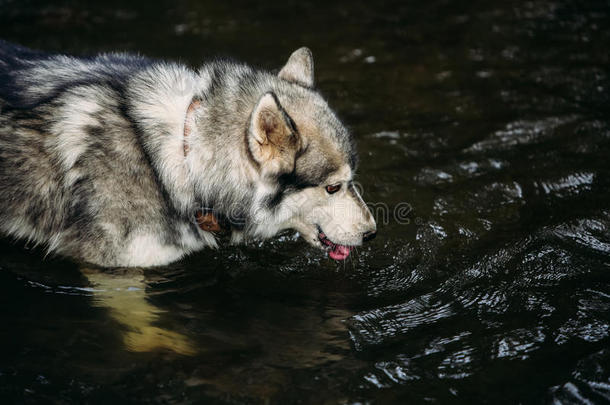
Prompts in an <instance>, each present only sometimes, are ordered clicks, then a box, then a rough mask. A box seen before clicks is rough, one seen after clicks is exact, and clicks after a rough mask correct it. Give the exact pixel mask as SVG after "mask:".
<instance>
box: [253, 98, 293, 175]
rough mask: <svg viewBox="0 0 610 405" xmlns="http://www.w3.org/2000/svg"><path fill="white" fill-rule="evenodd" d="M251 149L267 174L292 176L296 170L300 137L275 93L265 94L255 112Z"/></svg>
mask: <svg viewBox="0 0 610 405" xmlns="http://www.w3.org/2000/svg"><path fill="white" fill-rule="evenodd" d="M248 147H249V148H250V152H251V153H252V157H253V158H254V160H255V161H256V162H257V163H258V164H259V165H260V166H261V168H262V169H263V171H264V172H265V173H267V174H278V173H281V172H284V171H287V172H290V171H292V169H293V168H294V163H295V159H296V154H297V151H298V150H299V148H300V139H299V135H298V134H297V132H296V129H295V128H294V126H293V124H292V122H291V119H290V117H288V114H287V113H286V112H285V111H284V109H283V108H282V106H281V105H280V103H279V100H278V99H277V97H276V95H275V94H274V93H273V92H268V93H265V94H263V96H262V97H261V98H260V99H259V101H258V103H257V104H256V106H255V107H254V110H253V111H252V115H251V117H250V125H249V127H248Z"/></svg>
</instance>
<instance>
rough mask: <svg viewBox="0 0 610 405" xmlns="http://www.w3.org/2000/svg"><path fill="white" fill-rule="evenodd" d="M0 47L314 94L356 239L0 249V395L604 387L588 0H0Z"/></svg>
mask: <svg viewBox="0 0 610 405" xmlns="http://www.w3.org/2000/svg"><path fill="white" fill-rule="evenodd" d="M0 37H1V38H3V39H6V40H10V41H14V42H17V43H20V44H23V45H26V46H31V47H35V48H39V49H43V50H47V51H62V52H68V53H78V54H92V53H96V52H99V51H111V50H127V51H132V52H140V53H142V54H145V55H149V56H153V57H158V58H167V59H173V60H180V61H183V62H184V63H187V64H189V65H192V66H196V65H197V64H198V63H201V62H202V61H204V60H206V59H207V58H211V57H215V56H231V57H234V58H236V59H239V60H244V61H247V62H249V63H252V64H254V65H257V66H261V67H263V68H267V69H276V68H279V67H280V66H281V65H282V64H283V62H284V61H285V59H286V58H287V56H288V55H289V54H290V53H291V52H292V51H293V50H294V49H296V48H298V47H300V46H302V45H307V46H308V47H310V48H311V49H312V50H313V52H314V56H315V61H316V75H317V84H318V87H319V88H320V89H321V91H322V93H323V94H324V95H325V96H326V97H327V98H328V100H329V102H330V104H331V105H332V106H334V107H335V109H336V110H337V112H338V114H339V116H341V117H342V119H343V120H344V121H345V122H346V123H347V124H348V126H349V127H350V129H351V131H352V132H353V133H354V136H355V137H356V139H357V142H358V149H359V152H360V162H361V163H360V166H359V174H358V181H359V183H360V185H361V187H362V190H363V194H364V198H365V200H366V201H368V202H370V203H371V204H372V206H374V208H375V210H376V214H377V220H378V223H379V229H378V231H379V232H378V237H377V238H376V239H375V240H374V241H372V242H370V243H368V244H367V245H365V246H363V247H361V248H359V249H358V251H357V252H356V253H355V254H354V255H353V256H352V258H351V260H348V261H347V262H345V263H336V262H334V261H332V260H329V259H328V258H327V257H325V256H323V255H322V254H320V252H318V251H317V250H315V249H313V248H310V247H308V246H307V245H306V244H305V243H304V242H302V241H299V240H298V238H296V237H295V236H294V235H292V234H286V235H283V236H280V237H278V238H276V239H274V240H271V241H269V242H267V243H264V244H261V245H257V246H248V247H230V246H225V247H222V248H221V249H220V250H217V251H211V250H207V251H203V252H201V253H199V254H196V255H193V256H191V257H189V258H188V259H186V260H184V261H181V262H179V263H175V264H173V265H171V266H167V267H165V268H157V269H148V270H142V269H114V270H107V271H102V270H100V269H95V268H89V267H87V266H83V265H79V264H76V263H73V262H71V261H68V260H64V259H61V258H57V257H46V258H45V257H44V255H43V254H42V253H41V252H39V251H38V250H37V249H33V248H31V247H28V246H26V245H25V244H24V243H13V242H11V241H5V242H3V243H2V245H0V311H1V314H2V325H1V327H0V398H2V399H4V400H3V401H2V402H3V403H11V402H16V403H23V402H28V403H38V402H60V403H62V402H63V403H73V402H89V403H104V404H106V403H111V401H115V402H117V403H123V402H153V403H193V402H194V403H220V404H241V403H246V404H258V403H274V404H275V403H277V404H289V403H302V404H333V403H350V404H356V403H376V404H389V403H397V404H404V403H422V402H432V403H468V404H471V403H494V404H495V403H536V404H538V403H604V402H608V401H610V338H609V334H610V284H609V281H610V180H609V179H610V162H609V157H610V110H609V105H610V103H609V101H610V97H609V94H610V76H609V72H610V63H609V62H610V57H609V55H610V53H609V52H608V49H610V2H608V1H601V0H598V1H583V2H574V1H567V0H556V1H539V0H534V1H527V2H519V1H477V0H474V1H470V2H460V1H449V0H428V1H426V2H416V1H388V2H383V3H382V4H374V2H369V1H361V0H356V1H352V2H349V3H345V4H344V5H338V4H334V3H332V2H316V1H298V2H296V1H293V0H286V1H284V2H282V3H280V4H271V3H265V2H243V3H240V4H237V3H232V2H230V1H226V2H222V3H217V2H212V1H194V0H193V1H188V0H176V1H136V2H129V3H126V2H119V1H106V2H100V3H99V4H92V3H89V4H83V3H82V2H77V1H66V0H60V1H58V2H55V3H54V5H49V4H46V3H45V2H42V1H30V0H23V1H6V0H4V1H1V2H0Z"/></svg>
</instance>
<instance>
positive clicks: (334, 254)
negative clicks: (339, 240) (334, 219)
mask: <svg viewBox="0 0 610 405" xmlns="http://www.w3.org/2000/svg"><path fill="white" fill-rule="evenodd" d="M328 255H329V256H330V258H331V259H334V260H345V259H346V258H347V256H349V247H347V246H343V245H335V246H333V248H332V250H330V251H329V252H328Z"/></svg>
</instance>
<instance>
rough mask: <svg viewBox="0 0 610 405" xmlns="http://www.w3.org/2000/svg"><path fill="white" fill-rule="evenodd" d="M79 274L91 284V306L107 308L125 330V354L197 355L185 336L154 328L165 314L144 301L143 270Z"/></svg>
mask: <svg viewBox="0 0 610 405" xmlns="http://www.w3.org/2000/svg"><path fill="white" fill-rule="evenodd" d="M81 271H82V273H83V275H84V276H85V277H87V279H88V280H89V282H90V283H91V287H92V290H93V302H94V304H95V305H96V306H99V307H103V308H107V309H108V310H109V312H110V315H111V316H112V318H114V319H115V320H116V321H117V322H119V323H120V324H121V325H123V326H124V328H125V330H124V332H123V333H124V335H123V339H124V342H125V346H126V347H127V349H128V350H130V351H134V352H150V351H162V350H170V351H173V352H175V353H178V354H182V355H194V354H195V353H196V352H197V350H196V349H195V345H194V344H193V343H192V342H191V341H190V340H189V339H188V338H187V337H186V336H184V335H181V334H180V333H177V332H173V331H171V330H168V329H165V328H162V327H159V326H155V323H156V322H157V321H158V319H159V314H161V313H163V312H164V311H163V310H161V309H159V308H157V307H155V306H154V305H152V304H151V303H150V302H149V301H148V300H147V297H146V287H147V286H146V282H145V277H144V273H143V271H142V270H140V269H134V268H129V269H114V270H108V269H104V270H98V269H93V268H82V269H81Z"/></svg>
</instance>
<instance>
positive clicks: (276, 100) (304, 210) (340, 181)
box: [246, 48, 376, 260]
mask: <svg viewBox="0 0 610 405" xmlns="http://www.w3.org/2000/svg"><path fill="white" fill-rule="evenodd" d="M313 84H314V71H313V58H312V55H311V52H310V51H309V49H307V48H301V49H299V50H297V51H295V52H294V53H293V54H292V55H291V56H290V58H289V60H288V62H287V63H286V65H285V66H284V67H283V68H282V69H281V70H280V72H279V74H278V75H277V77H275V78H273V80H271V90H270V91H267V92H265V93H264V94H262V95H261V96H260V98H259V99H258V102H257V103H256V105H255V106H254V108H253V110H252V113H251V115H250V118H249V124H248V129H247V139H246V144H247V149H248V152H249V154H250V157H251V159H252V160H253V161H254V162H255V165H256V166H257V170H258V171H259V173H260V178H261V180H262V181H261V186H259V188H258V189H257V191H256V195H257V199H258V200H259V201H258V204H257V206H259V207H264V208H262V209H261V212H262V215H259V216H258V218H259V220H260V222H264V223H259V224H257V228H258V229H259V231H258V233H259V234H265V233H268V235H265V236H271V234H275V233H276V232H277V231H280V230H282V229H288V228H291V229H295V230H297V231H298V232H299V233H300V234H301V235H302V236H303V237H304V238H305V240H306V241H307V242H309V243H310V244H312V245H314V246H318V247H321V248H326V249H328V250H329V255H330V256H331V257H332V258H333V259H338V260H342V259H345V258H346V257H347V256H348V255H349V252H350V249H351V247H353V246H357V245H360V244H362V242H363V241H366V240H368V239H371V238H372V237H373V236H374V235H375V232H376V224H375V221H374V219H373V216H372V215H371V212H370V211H369V209H368V207H367V206H366V205H365V204H364V202H363V200H362V198H361V197H360V194H359V193H358V190H357V188H356V187H355V186H354V171H355V165H356V151H355V147H354V143H353V140H352V137H351V135H350V134H349V132H348V131H347V130H346V128H345V127H344V126H343V125H342V124H341V122H340V121H339V120H338V118H337V117H336V115H335V114H334V113H333V111H332V110H331V109H330V108H329V106H328V104H327V103H326V102H325V101H324V99H323V98H322V97H321V96H320V95H319V94H318V93H317V92H316V91H315V90H314V89H313Z"/></svg>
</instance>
